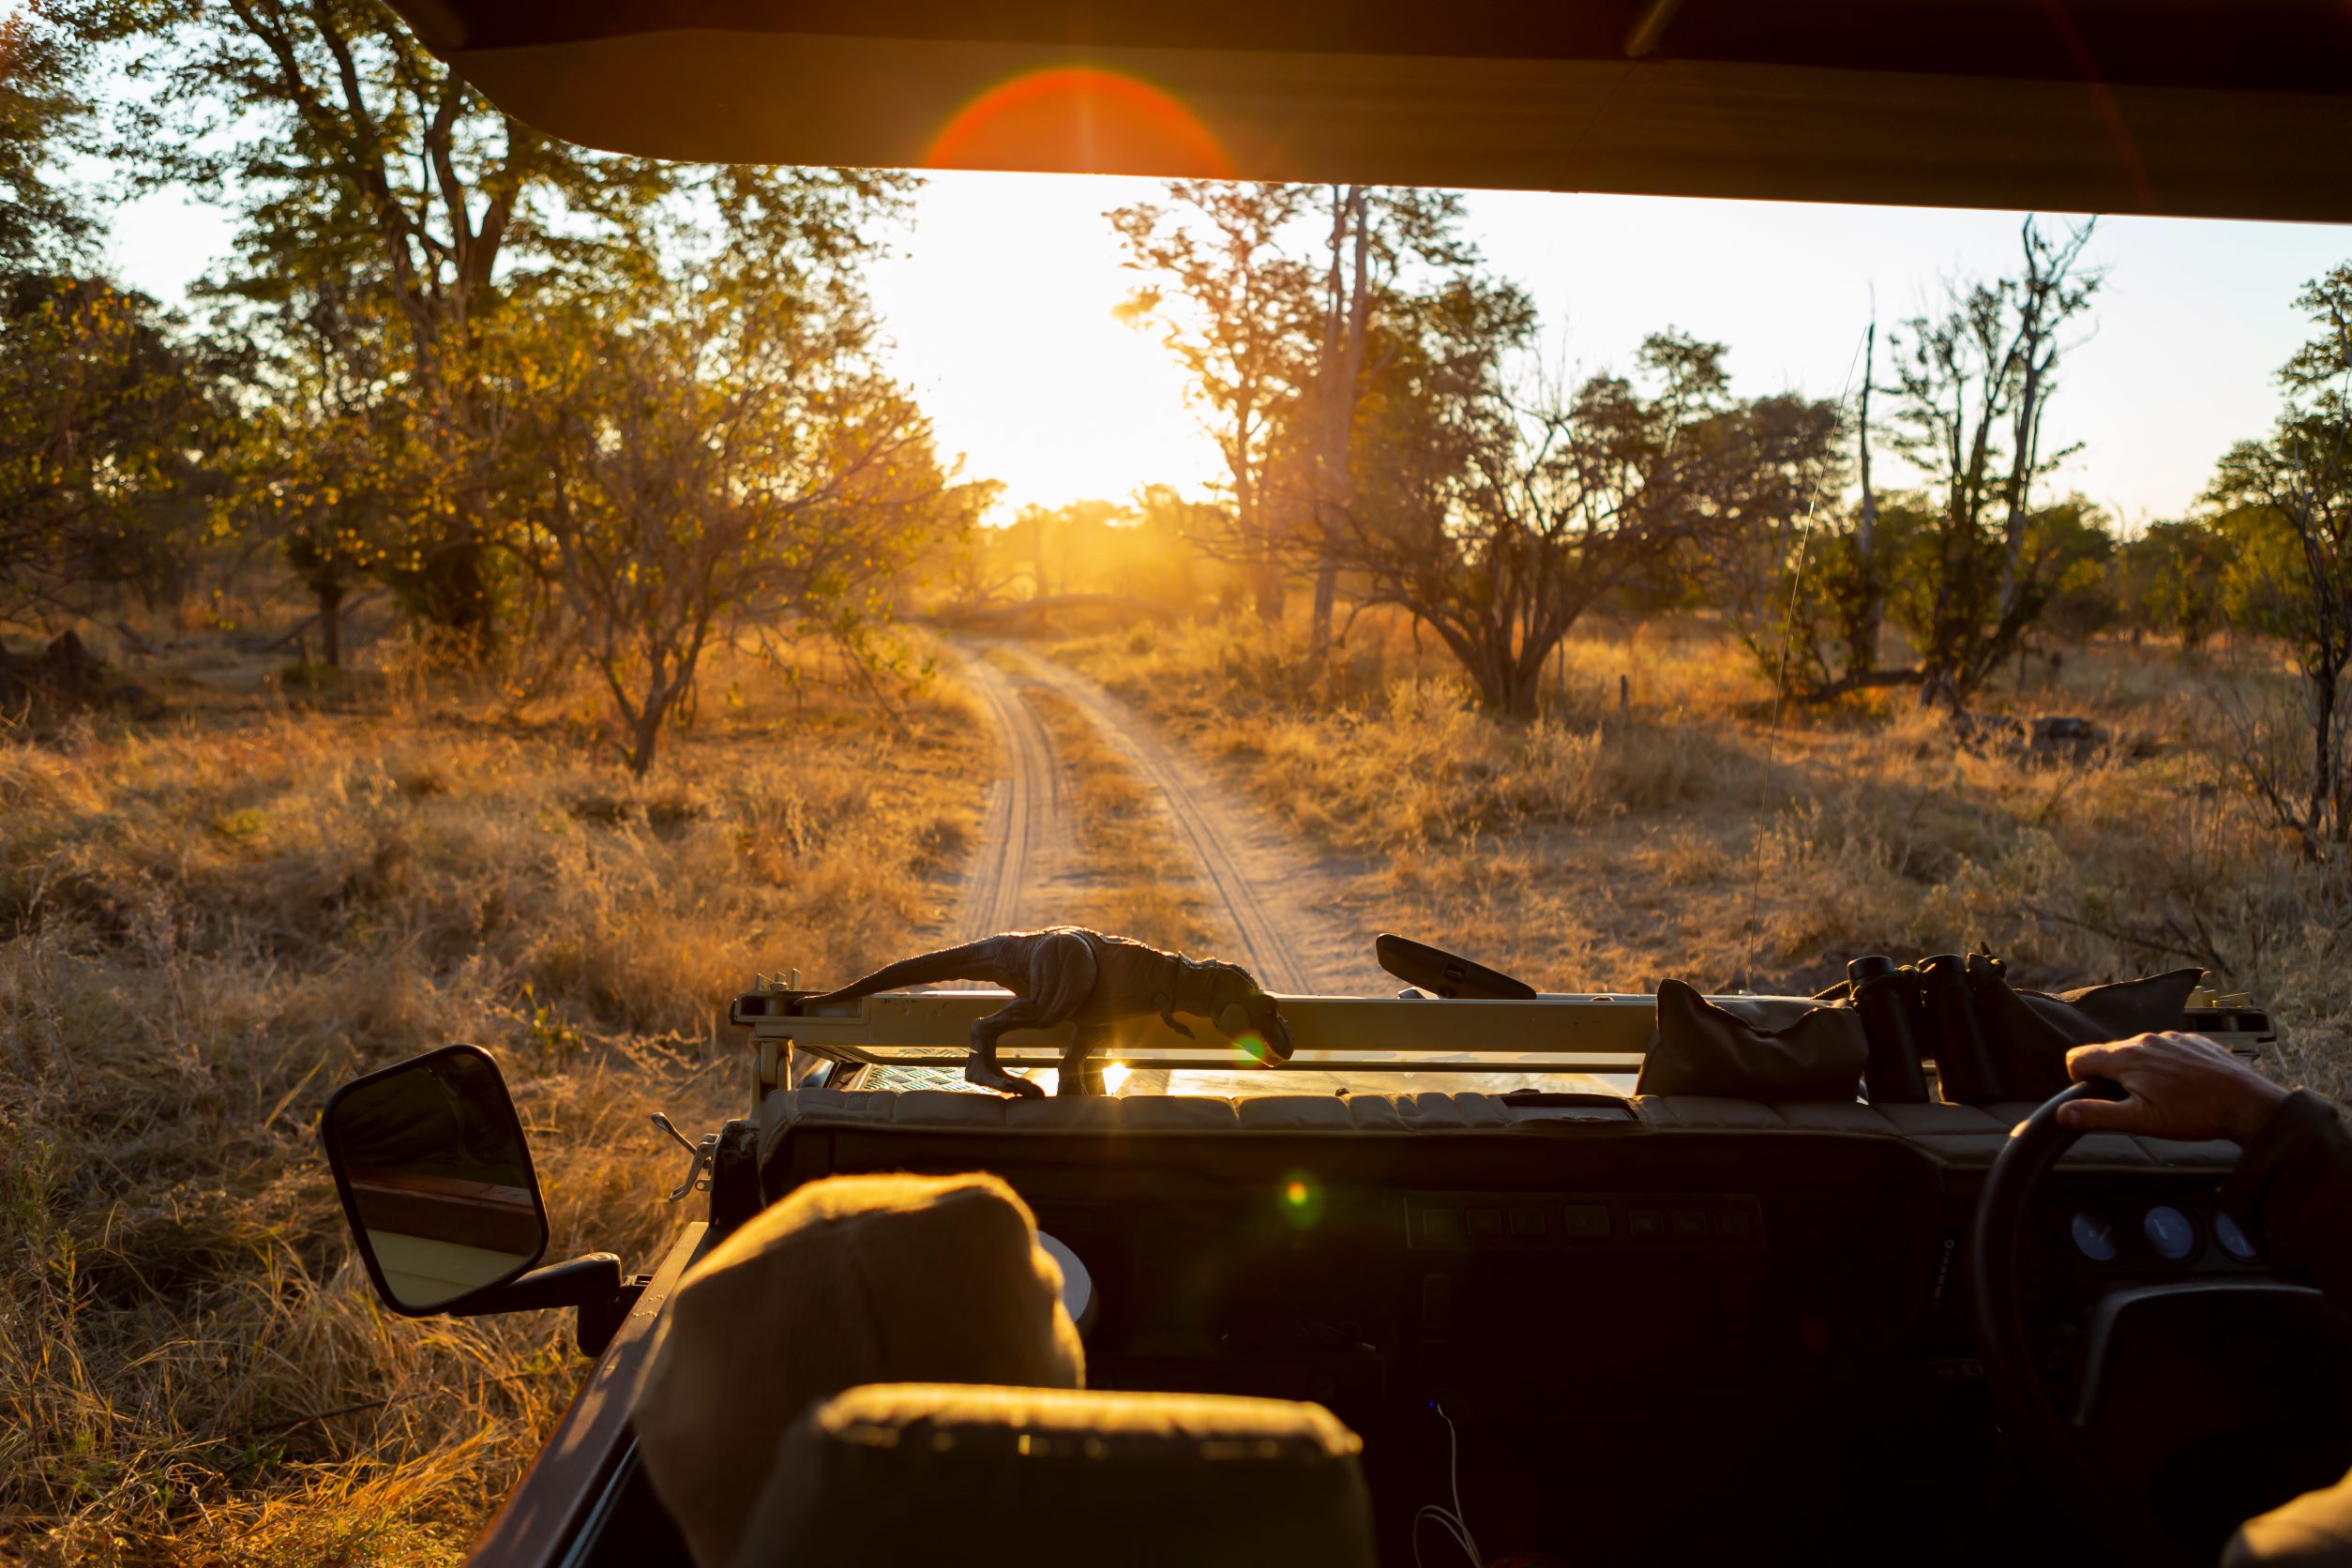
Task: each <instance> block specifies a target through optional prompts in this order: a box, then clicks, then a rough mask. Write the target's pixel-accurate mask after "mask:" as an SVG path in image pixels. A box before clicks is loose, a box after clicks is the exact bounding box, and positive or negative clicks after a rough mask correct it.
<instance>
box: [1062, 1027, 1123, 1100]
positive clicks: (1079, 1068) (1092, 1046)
mask: <svg viewBox="0 0 2352 1568" xmlns="http://www.w3.org/2000/svg"><path fill="white" fill-rule="evenodd" d="M1110 1033H1111V1031H1110V1025H1108V1024H1107V1023H1096V1024H1080V1025H1079V1026H1078V1028H1076V1029H1073V1030H1072V1031H1070V1046H1069V1048H1068V1049H1067V1050H1065V1051H1063V1053H1062V1087H1061V1088H1060V1089H1059V1090H1057V1091H1055V1093H1060V1094H1099V1093H1102V1092H1103V1064H1102V1063H1100V1062H1098V1061H1095V1060H1094V1059H1093V1058H1094V1056H1095V1054H1096V1053H1097V1052H1098V1051H1100V1050H1101V1049H1102V1048H1103V1047H1105V1046H1107V1045H1108V1044H1109V1043H1110Z"/></svg>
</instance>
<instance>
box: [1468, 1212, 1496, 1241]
mask: <svg viewBox="0 0 2352 1568" xmlns="http://www.w3.org/2000/svg"><path fill="white" fill-rule="evenodd" d="M1466 1214H1467V1217H1468V1218H1469V1220H1470V1234H1471V1235H1473V1236H1475V1237H1477V1238H1479V1239H1480V1240H1482V1241H1483V1240H1485V1238H1487V1237H1489V1236H1500V1235H1501V1234H1502V1211H1501V1210H1500V1209H1471V1210H1468V1211H1466Z"/></svg>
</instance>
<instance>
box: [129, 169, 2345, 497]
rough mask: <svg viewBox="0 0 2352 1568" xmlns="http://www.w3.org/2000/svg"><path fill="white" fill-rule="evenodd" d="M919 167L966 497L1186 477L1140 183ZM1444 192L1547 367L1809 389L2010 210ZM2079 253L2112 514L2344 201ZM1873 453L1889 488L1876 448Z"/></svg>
mask: <svg viewBox="0 0 2352 1568" xmlns="http://www.w3.org/2000/svg"><path fill="white" fill-rule="evenodd" d="M922 178H923V180H924V185H923V187H922V188H921V189H920V190H918V191H917V192H916V194H915V196H914V197H913V200H912V204H911V207H910V219H909V221H908V222H907V223H906V224H904V225H903V226H894V229H893V230H892V232H891V233H890V234H889V236H888V240H889V246H888V250H889V253H888V254H887V255H886V256H885V257H883V258H882V259H881V260H879V261H877V262H875V263H873V264H870V265H869V266H868V267H867V274H866V281H867V289H868V292H869V294H871V296H872V298H873V301H874V305H875V309H876V312H877V315H878V317H879V318H880V320H881V323H882V332H883V337H884V339H885V345H884V349H883V360H884V362H885V363H886V364H887V365H888V366H889V367H890V368H891V369H892V370H893V372H894V373H896V374H897V376H899V377H900V379H902V380H903V381H905V382H906V383H907V384H908V385H909V386H910V387H911V389H912V391H913V392H914V394H915V396H916V398H917V400H918V401H920V403H921V404H922V406H923V408H924V410H925V412H926V413H927V415H929V416H930V418H931V420H932V423H933V427H934V430H935V431H936V433H937V439H938V445H939V449H940V451H941V453H942V457H944V458H951V459H952V458H955V457H957V456H958V455H960V456H961V458H962V459H963V460H964V477H966V478H970V479H979V480H995V481H997V482H999V483H1001V484H1002V485H1003V493H1002V495H1001V497H1000V499H999V501H998V502H997V504H996V506H995V507H994V508H993V509H992V511H991V513H990V515H989V520H990V521H994V522H1003V521H1007V520H1011V518H1012V517H1013V516H1014V515H1016V514H1017V513H1018V511H1019V510H1020V509H1021V508H1023V507H1024V506H1027V505H1040V506H1045V507H1048V508H1051V507H1058V506H1062V505H1070V504H1072V503H1075V502H1079V501H1087V500H1098V499H1099V500H1105V501H1110V502H1114V503H1120V502H1124V501H1126V500H1127V499H1128V498H1129V497H1131V496H1132V495H1133V494H1134V493H1135V492H1136V491H1138V490H1140V489H1142V488H1143V487H1145V486H1147V485H1153V484H1166V485H1170V486H1172V487H1174V488H1175V489H1177V490H1179V491H1181V492H1182V493H1184V494H1185V495H1186V496H1189V497H1199V496H1201V495H1204V494H1206V493H1208V492H1210V491H1211V490H1214V488H1215V486H1216V483H1217V479H1218V476H1219V474H1220V473H1221V464H1220V463H1219V461H1218V459H1217V456H1216V451H1215V447H1214V445H1213V444H1212V442H1211V441H1210V439H1209V437H1208V436H1207V434H1206V432H1205V431H1204V430H1202V429H1201V428H1200V425H1199V421H1198V419H1197V417H1196V416H1195V415H1194V414H1193V412H1192V410H1191V409H1190V408H1189V407H1188V406H1187V404H1186V401H1185V396H1184V387H1185V383H1184V376H1183V374H1182V372H1181V371H1180V370H1179V369H1178V368H1177V367H1176V365H1175V364H1174V362H1173V361H1172V360H1171V359H1170V358H1169V357H1168V355H1167V354H1166V353H1165V352H1164V351H1163V350H1162V349H1161V347H1160V346H1159V345H1158V344H1157V343H1156V342H1155V341H1154V340H1153V339H1152V337H1151V336H1150V335H1149V334H1147V333H1145V332H1141V331H1138V330H1137V329H1135V328H1133V327H1130V326H1128V325H1125V324H1122V323H1120V322H1118V321H1116V320H1114V319H1113V318H1112V314H1111V311H1112V308H1113V307H1114V306H1115V305H1116V304H1117V303H1118V301H1119V300H1120V299H1121V298H1122V297H1123V296H1124V295H1125V294H1126V293H1127V292H1128V290H1129V289H1130V288H1131V287H1132V286H1133V283H1134V281H1135V276H1136V275H1135V274H1133V273H1132V272H1129V271H1127V270H1126V269H1125V268H1124V267H1123V266H1122V265H1121V264H1120V260H1119V247H1118V243H1117V240H1116V237H1115V236H1114V234H1112V232H1111V229H1110V225H1109V223H1108V220H1107V219H1105V218H1104V217H1103V214H1105V213H1106V212H1108V210H1109V209H1110V208H1112V207H1115V206H1118V205H1121V204H1126V203H1131V202H1134V201H1137V200H1139V199H1145V198H1149V197H1151V196H1153V194H1154V193H1155V192H1157V191H1159V190H1161V189H1163V188H1164V183H1163V182H1161V181H1158V180H1151V179H1141V178H1126V177H1119V176H1108V175H1083V174H1003V173H964V172H945V173H941V172H924V173H922ZM1465 204H1466V207H1467V213H1468V221H1467V223H1466V225H1465V228H1466V230H1467V232H1468V233H1469V234H1470V237H1471V238H1472V239H1473V240H1475V241H1476V243H1477V244H1478V245H1479V247H1480V249H1481V250H1482V251H1483V253H1484V255H1485V263H1486V264H1487V265H1488V266H1489V267H1490V268H1491V269H1492V270H1493V271H1494V272H1496V273H1497V274H1499V275H1500V276H1502V277H1505V278H1508V279H1512V280H1513V281H1515V282H1517V283H1518V284H1520V285H1521V286H1522V287H1523V288H1525V289H1527V290H1528V292H1529V293H1530V295H1531V296H1532V297H1533V298H1534V300H1535V303H1536V306H1537V309H1538V311H1539V313H1540V317H1541V327H1540V334H1541V336H1540V343H1541V348H1540V351H1539V352H1540V353H1541V354H1542V356H1543V358H1544V360H1545V362H1546V363H1547V364H1553V365H1558V366H1560V367H1564V368H1565V369H1568V370H1569V371H1570V372H1571V373H1572V375H1575V376H1577V377H1581V376H1583V375H1587V374H1591V373H1593V372H1596V371H1600V370H1603V369H1611V368H1619V367H1623V366H1626V365H1627V364H1629V363H1630V360H1631V357H1632V354H1633V351H1634V349H1635V348H1636V346H1637V345H1638V344H1639V342H1640V341H1641V339H1643V338H1644V337H1645V336H1647V335H1648V334H1650V333H1651V332H1654V331H1658V330H1662V329H1664V328H1666V327H1668V326H1674V327H1678V328H1681V329H1682V330H1684V331H1687V332H1690V333H1692V334H1694V335H1696V336H1697V337H1700V338H1703V339H1710V340H1713V341H1720V342H1723V343H1725V344H1726V345H1728V348H1729V351H1730V352H1729V356H1728V364H1729V366H1730V369H1731V372H1732V377H1733V384H1734V388H1735V390H1736V391H1738V392H1739V393H1741V394H1742V395H1748V396H1754V395H1758V394H1764V393H1771V392H1779V391H1797V392H1802V393H1804V394H1806V395H1808V396H1811V397H1816V398H1824V399H1838V398H1840V397H1841V396H1848V397H1850V393H1851V387H1852V384H1853V382H1854V380H1855V379H1856V378H1857V376H1858V369H1857V367H1858V365H1859V351H1860V348H1861V343H1862V333H1863V330H1864V328H1865V326H1866V325H1867V324H1868V323H1869V322H1870V320H1871V318H1872V311H1873V308H1874V302H1875V308H1876V311H1877V321H1878V323H1879V325H1880V328H1881V339H1882V344H1881V347H1882V350H1883V347H1884V344H1883V339H1884V338H1885V337H1886V335H1887V333H1888V332H1889V331H1891V330H1899V328H1900V326H1901V324H1902V323H1903V322H1904V321H1905V320H1906V319H1907V318H1908V317H1910V316H1912V315H1915V314H1919V313H1922V311H1923V310H1926V309H1929V308H1931V307H1932V306H1933V305H1934V304H1935V303H1936V301H1937V297H1938V295H1939V293H1940V291H1941V289H1942V288H1943V286H1944V285H1945V284H1946V283H1947V282H1950V281H1954V280H1958V279H1967V278H1975V277H1985V276H1993V275H1998V273H1999V272H2000V271H2002V270H2004V269H2006V268H2007V267H2008V266H2009V265H2010V264H2011V263H2012V260H2013V255H2014V252H2015V248H2016V231H2017V227H2018V225H2019V224H2020V222H2022V221H2023V219H2024V217H2025V215H2024V214H2022V213H2016V212H1996V211H1980V210H1966V209H1952V208H1932V207H1864V206H1835V205H1828V204H1801V203H1763V202H1730V201H1712V200H1700V199H1695V198H1667V197H1639V196H1609V195H1593V194H1581V195H1579V194H1560V193H1551V192H1542V191H1494V190H1482V191H1470V192H1467V193H1465ZM2044 216H2046V217H2050V218H2053V219H2064V218H2065V215H2056V214H2052V215H2044ZM2069 220H2073V221H2079V220H2080V219H2069ZM1627 236H1632V239H1631V242H1627ZM233 239H234V217H233V215H232V214H231V213H229V212H228V211H227V210H226V209H225V208H223V207H220V206H216V205H212V204H207V203H204V202H202V201H200V200H198V199H196V198H195V197H193V196H192V195H190V194H189V193H188V192H185V191H177V192H164V193H158V194H156V195H150V196H147V197H143V198H141V199H139V200H136V201H132V202H128V203H124V204H120V205H118V206H117V207H116V208H115V209H114V211H113V214H112V215H111V221H110V222H109V224H108V226H107V237H106V251H107V255H108V261H109V264H110V265H111V266H112V267H113V270H114V271H115V272H116V273H117V275H118V276H120V277H121V278H122V279H123V280H124V281H125V282H127V283H129V284H130V285H132V286H134V287H137V288H141V289H143V290H144V291H145V292H147V293H149V294H154V295H156V296H157V297H158V299H162V300H164V301H166V302H168V303H172V304H175V305H176V304H183V303H185V302H186V299H187V293H188V286H189V285H190V284H191V283H192V282H194V281H195V280H196V279H199V278H200V277H202V276H203V275H204V273H205V272H207V271H209V270H210V269H212V268H213V267H214V266H216V265H218V264H219V263H220V262H222V261H224V260H226V259H228V257H229V255H230V248H231V244H232V242H233ZM1726 257H1729V258H1736V261H1737V264H1736V265H1730V264H1726V262H1725V260H1724V258H1726ZM2088 257H2089V260H2090V261H2091V262H2092V264H2095V265H2097V266H2098V267H2100V268H2102V269H2103V275H2104V282H2103V287H2102V289H2101V291H2100V296H2099V299H2098V301H2097V303H2096V305H2095V306H2094V309H2093V310H2092V312H2091V327H2090V330H2089V333H2088V335H2087V337H2086V338H2085V339H2083V340H2082V341H2081V342H2080V344H2079V345H2078V346H2077V347H2076V348H2075V349H2074V350H2073V352H2072V353H2071V354H2070V355H2069V357H2068V359H2067V361H2066V363H2065V367H2064V369H2063V372H2062V379H2061V383H2060V386H2059V390H2058V395H2057V397H2056V400H2055V401H2054V402H2053V405H2052V413H2051V423H2052V430H2051V435H2052V438H2053V439H2052V440H2051V442H2050V445H2052V446H2053V447H2062V446H2067V445H2079V447H2080V450H2079V451H2078V452H2076V453H2075V454H2074V455H2073V457H2071V458H2070V459H2068V460H2067V461H2066V463H2065V464H2064V466H2063V467H2062V468H2061V469H2060V470H2059V472H2058V475H2056V476H2055V477H2054V478H2053V479H2052V480H2051V481H2049V482H2048V483H2047V484H2046V485H2045V487H2044V489H2043V491H2042V494H2043V496H2044V497H2045V498H2050V497H2056V496H2061V495H2066V494H2070V493H2076V492H2079V493H2080V494H2082V495H2084V496H2086V497H2088V499H2089V500H2090V501H2092V502H2094V503H2096V504H2097V505H2099V506H2100V507H2102V508H2103V510H2104V511H2105V512H2106V513H2107V514H2108V515H2109V517H2110V518H2111V519H2112V520H2113V521H2114V523H2115V525H2116V526H2117V529H2118V532H2119V533H2121V534H2123V535H2133V534H2136V533H2137V532H2139V531H2140V530H2141V529H2142V528H2144V527H2145V526H2146V525H2147V524H2148V523H2149V522H2153V521H2159V520H2166V519H2171V518H2178V517H2181V516H2184V515H2186V514H2188V513H2189V512H2191V511H2192V510H2193V509H2194V505H2195V501H2196V497H2197V495H2198V493H2199V492H2200V491H2201V490H2202V489H2203V488H2204V485H2205V484H2206V482H2207V480H2208V478H2209V476H2210V475H2211V473H2212V470H2213V465H2214V462H2215V461H2216V460H2218V459H2219V458H2220V457H2221V456H2222V454H2223V453H2224V452H2225V451H2226V450H2227V449H2228V448H2229V446H2230V445H2231V444H2233V443H2234V442H2237V441H2240V440H2245V439H2250V438H2254V437H2258V436H2260V435H2262V434H2264V433H2265V432H2266V431H2268V430H2269V428H2270V425H2271V422H2272V420H2273V419H2274V418H2275V416H2276V415H2277V412H2278V409H2279V406H2280V392H2279V386H2278V383H2277V380H2276V372H2277V370H2278V368H2279V367H2280V366H2281V365H2282V364H2284V362H2285V360H2286V359H2287V357H2288V356H2289V355H2290V354H2292V353H2293V352H2294V350H2295V348H2296V346H2297V345H2298V344H2299V343H2300V342H2301V341H2302V340H2303V339H2304V337H2305V336H2307V334H2308V326H2307V324H2305V323H2304V321H2303V319H2302V317H2301V315H2300V314H2299V312H2298V311H2297V310H2296V309H2295V308H2294V298H2295V295H2296V294H2298V293H2299V292H2300V290H2301V288H2302V286H2303V285H2304V284H2305V283H2306V282H2308V281H2309V280H2310V279H2313V278H2315V277H2317V276H2319V275H2320V274H2321V273H2323V272H2325V271H2326V270H2328V269H2329V267H2331V266H2334V265H2336V264H2340V263H2342V262H2344V261H2346V260H2352V225H2332V224H2292V223H2259V222H2250V221H2241V220H2224V219H2149V218H2105V219H2100V220H2099V225H2098V230H2097V232H2096V234H2094V236H2093V238H2092V240H2091V243H2090V249H2089V251H2088ZM1883 363H1884V360H1883V358H1882V359H1881V364H1882V365H1883ZM1877 460H1878V462H1879V465H1880V468H1881V470H1882V472H1883V473H1885V475H1887V479H1888V480H1889V481H1891V482H1890V483H1889V486H1888V488H1899V487H1900V486H1901V485H1902V483H1903V482H1904V480H1905V478H1906V476H1907V475H1906V474H1905V471H1904V467H1903V465H1902V464H1901V462H1900V460H1898V459H1896V458H1894V456H1893V454H1892V452H1888V451H1885V450H1884V449H1883V446H1882V448H1881V450H1880V452H1879V453H1878V454H1877Z"/></svg>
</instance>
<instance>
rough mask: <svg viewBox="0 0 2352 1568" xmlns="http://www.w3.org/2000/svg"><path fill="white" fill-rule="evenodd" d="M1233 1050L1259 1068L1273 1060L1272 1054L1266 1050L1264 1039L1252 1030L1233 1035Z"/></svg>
mask: <svg viewBox="0 0 2352 1568" xmlns="http://www.w3.org/2000/svg"><path fill="white" fill-rule="evenodd" d="M1233 1048H1234V1049H1235V1050H1237V1051H1239V1052H1241V1053H1242V1054H1243V1055H1244V1056H1246V1057H1248V1058H1249V1059H1250V1060H1251V1061H1252V1062H1255V1063H1258V1064H1259V1066H1261V1067H1262V1066H1264V1065H1265V1064H1266V1063H1268V1062H1270V1061H1272V1060H1273V1059H1274V1052H1272V1051H1270V1050H1268V1049H1267V1048H1266V1037H1265V1036H1264V1035H1262V1034H1260V1033H1258V1032H1257V1031H1256V1030H1254V1029H1253V1030H1251V1031H1249V1032H1248V1033H1245V1034H1236V1035H1234V1036H1233Z"/></svg>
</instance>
